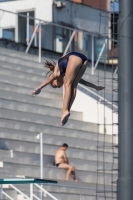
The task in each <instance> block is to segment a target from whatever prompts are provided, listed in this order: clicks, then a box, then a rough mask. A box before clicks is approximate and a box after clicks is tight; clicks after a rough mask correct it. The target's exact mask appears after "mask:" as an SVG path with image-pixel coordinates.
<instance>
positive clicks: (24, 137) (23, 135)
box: [0, 127, 118, 153]
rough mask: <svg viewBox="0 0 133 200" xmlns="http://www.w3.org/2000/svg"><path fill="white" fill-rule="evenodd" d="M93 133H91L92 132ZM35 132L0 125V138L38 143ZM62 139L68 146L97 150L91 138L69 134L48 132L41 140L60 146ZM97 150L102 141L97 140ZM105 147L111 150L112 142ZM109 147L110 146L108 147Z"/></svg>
mask: <svg viewBox="0 0 133 200" xmlns="http://www.w3.org/2000/svg"><path fill="white" fill-rule="evenodd" d="M92 134H93V133H92ZM36 135H37V133H34V132H28V131H22V130H15V129H7V128H2V127H0V138H1V139H2V138H3V139H11V140H19V141H27V142H36V143H38V140H37V139H36ZM64 141H65V142H66V143H67V144H68V145H69V147H75V148H79V149H88V150H96V151H97V141H95V140H93V139H89V140H88V139H81V138H72V137H70V136H69V135H67V136H66V135H62V136H60V135H54V134H49V133H44V134H43V142H44V143H45V144H50V145H52V144H53V145H57V146H58V145H59V146H61V145H62V144H63V143H64ZM98 145H99V147H101V149H100V148H99V149H98V150H99V151H102V150H103V148H102V147H103V142H100V141H99V142H98ZM105 145H106V146H107V147H105V148H104V151H106V152H112V144H110V143H107V142H106V143H105ZM109 147H110V148H109ZM113 153H118V151H117V148H114V149H113Z"/></svg>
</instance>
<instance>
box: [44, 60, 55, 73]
mask: <svg viewBox="0 0 133 200" xmlns="http://www.w3.org/2000/svg"><path fill="white" fill-rule="evenodd" d="M55 65H56V63H55V62H54V61H53V60H52V61H48V60H45V61H44V67H46V68H48V69H50V70H49V71H48V72H47V73H46V76H47V75H48V74H49V73H50V72H52V73H53V72H54V68H55ZM52 73H51V74H52ZM51 74H50V75H51ZM50 75H49V76H50Z"/></svg>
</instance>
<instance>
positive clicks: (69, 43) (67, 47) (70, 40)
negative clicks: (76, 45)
mask: <svg viewBox="0 0 133 200" xmlns="http://www.w3.org/2000/svg"><path fill="white" fill-rule="evenodd" d="M75 33H76V31H75V30H74V31H73V33H72V35H71V37H70V39H69V42H68V44H67V46H66V48H65V51H64V54H63V55H65V54H66V53H67V51H68V49H69V47H70V45H71V42H72V40H73V37H74V35H75Z"/></svg>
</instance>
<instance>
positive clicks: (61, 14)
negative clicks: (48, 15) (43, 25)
mask: <svg viewBox="0 0 133 200" xmlns="http://www.w3.org/2000/svg"><path fill="white" fill-rule="evenodd" d="M62 1H63V0H62ZM65 4H66V5H65V7H62V8H57V7H56V5H54V9H53V19H54V22H56V23H66V24H67V25H70V26H73V27H75V28H79V29H84V30H87V31H89V32H90V33H93V34H99V33H100V34H102V33H105V32H106V33H107V30H108V13H107V12H106V11H103V12H104V13H103V15H104V18H103V17H101V21H100V17H99V16H100V13H101V12H100V10H98V9H95V8H92V7H88V6H84V5H79V4H76V3H72V2H69V1H65ZM99 26H100V27H99Z"/></svg>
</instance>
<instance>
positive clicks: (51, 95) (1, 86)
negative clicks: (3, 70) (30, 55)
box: [0, 82, 63, 102]
mask: <svg viewBox="0 0 133 200" xmlns="http://www.w3.org/2000/svg"><path fill="white" fill-rule="evenodd" d="M0 90H3V91H6V92H8V91H10V92H11V91H12V92H16V93H20V94H24V95H30V94H31V91H32V90H33V88H28V87H22V86H18V85H16V84H11V83H3V82H0ZM31 97H32V98H33V99H34V98H38V97H42V98H47V99H52V100H54V99H55V100H58V101H60V102H62V101H63V95H62V94H58V93H56V92H49V91H47V90H45V89H44V90H42V92H41V93H40V94H39V96H36V97H34V96H31Z"/></svg>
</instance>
